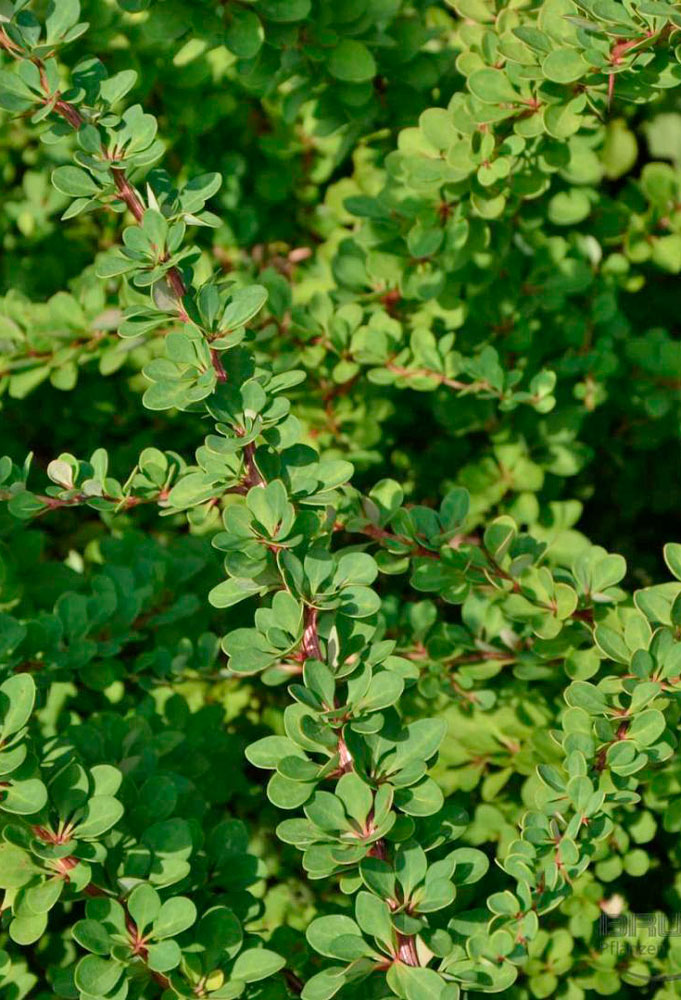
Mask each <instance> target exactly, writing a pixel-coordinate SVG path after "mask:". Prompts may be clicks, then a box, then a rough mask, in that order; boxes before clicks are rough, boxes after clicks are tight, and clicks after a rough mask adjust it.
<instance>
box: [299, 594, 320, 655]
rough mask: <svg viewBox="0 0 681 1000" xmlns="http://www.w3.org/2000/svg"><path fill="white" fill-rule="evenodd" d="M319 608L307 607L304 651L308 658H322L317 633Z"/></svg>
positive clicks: (304, 627) (304, 626)
mask: <svg viewBox="0 0 681 1000" xmlns="http://www.w3.org/2000/svg"><path fill="white" fill-rule="evenodd" d="M318 614H319V612H318V611H317V608H311V607H306V608H305V615H304V625H303V647H302V649H303V653H304V654H305V658H306V659H310V660H321V658H322V650H321V647H320V645H319V636H318V635H317V616H318Z"/></svg>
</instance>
